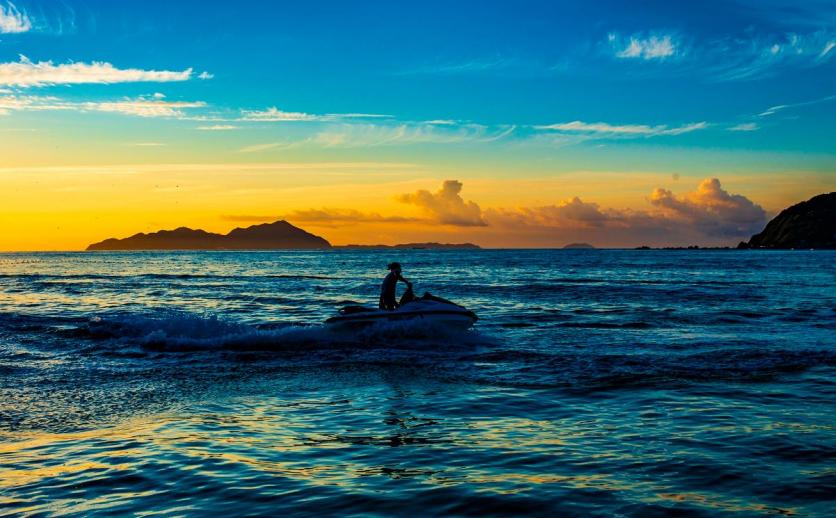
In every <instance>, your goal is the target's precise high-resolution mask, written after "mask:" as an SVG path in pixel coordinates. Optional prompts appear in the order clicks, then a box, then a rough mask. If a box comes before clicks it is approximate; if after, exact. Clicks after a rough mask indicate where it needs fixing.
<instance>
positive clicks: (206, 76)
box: [197, 70, 215, 80]
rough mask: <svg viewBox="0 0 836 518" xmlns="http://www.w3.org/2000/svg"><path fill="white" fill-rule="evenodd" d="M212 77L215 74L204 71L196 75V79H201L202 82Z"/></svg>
mask: <svg viewBox="0 0 836 518" xmlns="http://www.w3.org/2000/svg"><path fill="white" fill-rule="evenodd" d="M214 77H215V74H210V73H209V72H207V71H205V70H204V71H203V72H201V73H200V74H198V76H197V78H198V79H203V80H206V79H214Z"/></svg>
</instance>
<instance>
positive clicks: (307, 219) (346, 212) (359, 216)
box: [221, 208, 426, 227]
mask: <svg viewBox="0 0 836 518" xmlns="http://www.w3.org/2000/svg"><path fill="white" fill-rule="evenodd" d="M221 219H223V220H226V221H239V222H264V221H276V220H279V219H283V220H286V221H290V222H293V223H299V224H309V225H312V226H318V227H340V226H346V225H354V224H358V223H381V224H386V223H389V224H401V223H420V222H426V220H423V219H420V218H410V217H402V216H381V215H380V214H378V213H376V212H362V211H359V210H355V209H339V208H322V209H308V210H295V211H293V212H289V213H287V214H283V215H273V216H262V215H249V214H233V215H225V216H221Z"/></svg>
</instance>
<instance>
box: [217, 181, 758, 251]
mask: <svg viewBox="0 0 836 518" xmlns="http://www.w3.org/2000/svg"><path fill="white" fill-rule="evenodd" d="M462 189H463V185H462V183H461V182H459V181H457V180H447V181H445V182H444V183H443V184H442V186H441V188H440V189H439V190H438V191H436V192H430V191H428V190H419V191H416V192H413V193H409V194H402V195H400V196H398V197H397V199H398V200H399V201H401V202H403V203H407V204H411V205H414V206H416V207H419V208H420V209H421V210H422V211H423V212H424V214H425V215H424V216H423V217H411V216H398V215H393V216H389V215H381V214H379V213H375V212H365V211H362V210H357V209H350V208H322V209H309V210H296V211H293V212H290V213H286V214H283V215H276V216H270V215H263V216H262V215H233V216H224V217H223V218H224V219H228V220H232V221H251V222H261V221H273V220H276V219H286V220H288V221H291V222H294V223H299V224H308V225H311V226H316V227H332V228H338V227H343V226H352V225H375V224H394V225H398V226H397V229H398V231H399V232H400V233H403V235H412V236H416V238H417V239H438V235H437V234H433V232H437V233H440V234H442V235H444V236H452V235H453V234H455V235H456V236H457V237H461V235H460V234H459V233H460V232H462V230H461V228H459V229H456V228H455V227H466V228H468V230H467V232H468V233H469V234H470V235H469V236H468V237H467V239H468V240H475V241H478V242H480V243H482V244H484V245H487V246H504V247H507V246H562V245H563V244H565V243H568V242H576V241H582V242H591V243H594V244H596V245H599V246H626V247H632V246H638V245H642V244H649V245H654V246H668V245H671V246H677V245H678V246H684V245H690V244H700V245H704V244H711V245H723V244H726V245H733V244H734V243H735V242H737V241H738V240H739V239H744V238H748V237H749V236H750V235H752V234H754V233H756V232H758V231H760V230H761V229H762V228H763V226H764V225H765V223H766V213H765V211H764V210H763V208H761V207H760V206H759V205H757V204H756V203H754V202H752V201H751V200H749V199H748V198H746V197H745V196H743V195H740V194H732V193H729V192H728V191H726V190H725V189H723V187H722V186H721V184H720V181H719V180H718V179H716V178H708V179H706V180H704V181H703V182H701V183H700V184H699V186H698V187H697V189H696V190H695V191H693V192H689V193H686V194H683V195H676V194H674V193H673V192H671V191H669V190H667V189H662V188H658V189H655V190H654V191H652V192H651V193H650V196H649V198H648V202H649V207H648V208H647V209H646V210H634V209H619V208H606V207H602V206H600V205H599V204H597V203H594V202H590V201H585V200H582V199H580V198H579V197H577V196H575V197H570V198H567V199H565V200H563V201H560V202H557V203H554V204H551V205H543V206H534V207H520V208H503V207H498V208H486V209H484V210H483V209H482V208H481V207H480V206H479V205H478V204H477V203H475V202H473V201H466V200H464V199H463V198H462V196H461V192H462ZM428 224H430V225H428ZM432 224H435V225H432ZM438 225H445V227H443V228H442V227H439V226H438ZM428 228H436V229H437V230H427V229H428ZM419 235H420V236H422V237H418V236H419ZM410 239H412V238H410Z"/></svg>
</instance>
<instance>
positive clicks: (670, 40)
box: [607, 32, 677, 60]
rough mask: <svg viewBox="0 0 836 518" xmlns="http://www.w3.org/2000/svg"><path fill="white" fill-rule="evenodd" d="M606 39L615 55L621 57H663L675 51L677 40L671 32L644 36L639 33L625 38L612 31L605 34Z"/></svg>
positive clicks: (650, 58) (646, 58)
mask: <svg viewBox="0 0 836 518" xmlns="http://www.w3.org/2000/svg"><path fill="white" fill-rule="evenodd" d="M607 41H608V42H609V44H610V46H611V48H612V49H613V51H614V52H615V57H617V58H621V59H644V60H652V59H665V58H669V57H671V56H673V55H674V54H676V52H677V42H676V39H675V38H674V36H673V35H671V34H659V35H649V36H644V35H643V34H641V33H639V34H634V35H632V36H630V37H629V38H626V39H625V38H623V37H622V36H621V35H620V34H618V33H616V32H612V33H610V34H608V35H607Z"/></svg>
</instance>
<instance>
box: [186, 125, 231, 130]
mask: <svg viewBox="0 0 836 518" xmlns="http://www.w3.org/2000/svg"><path fill="white" fill-rule="evenodd" d="M195 129H198V130H201V131H230V130H236V129H238V126H233V125H231V124H212V125H209V126H198V127H197V128H195Z"/></svg>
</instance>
